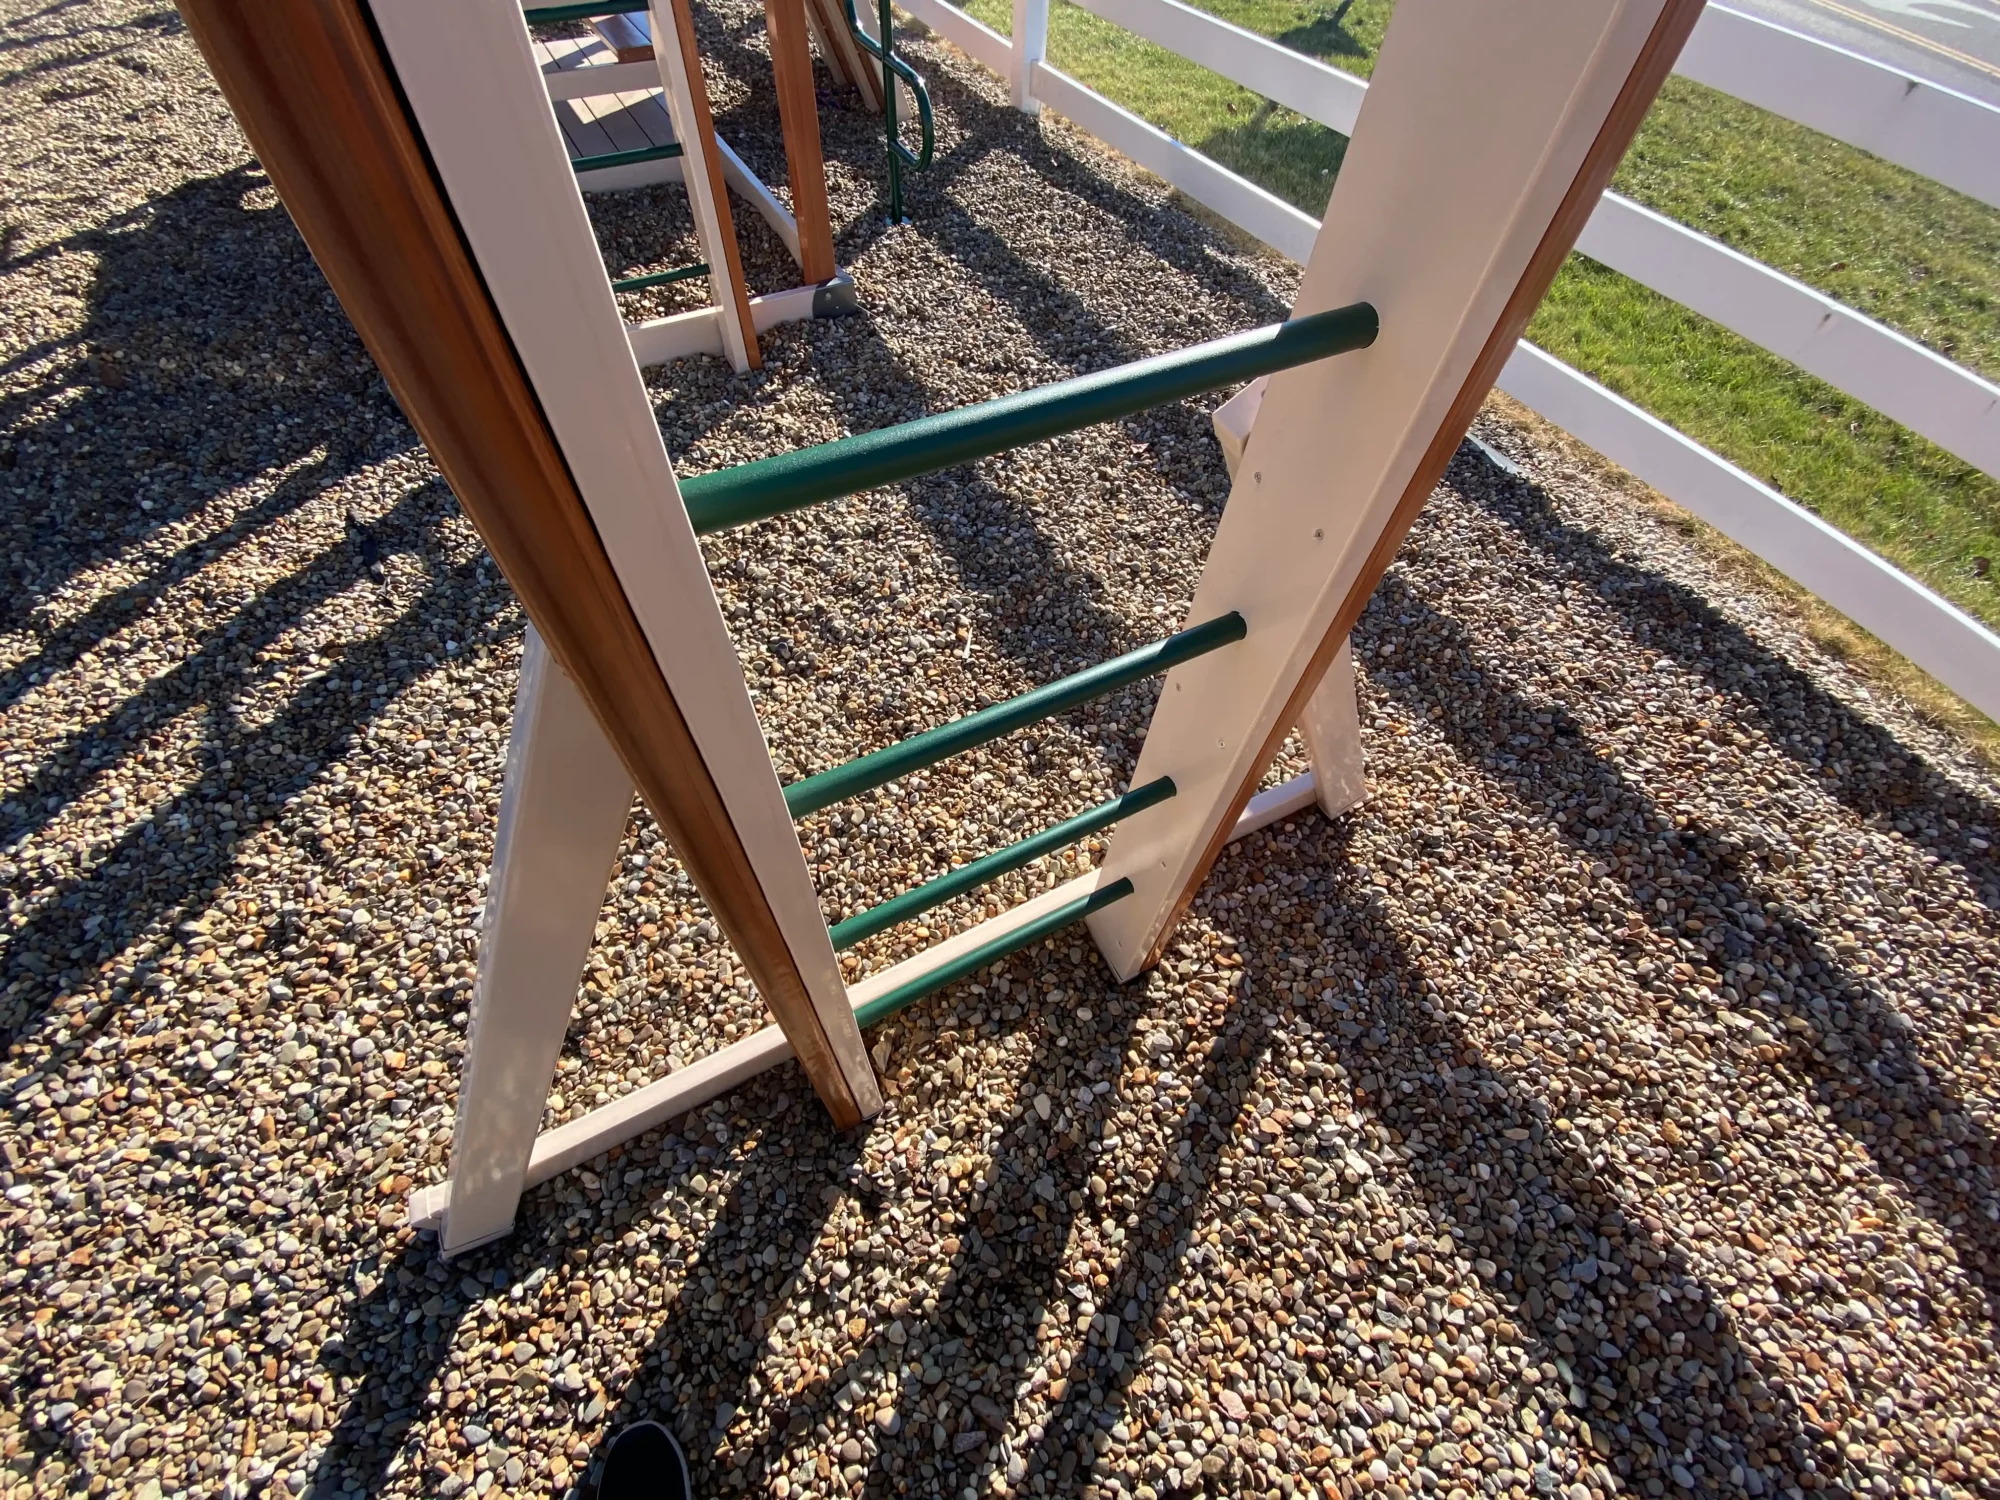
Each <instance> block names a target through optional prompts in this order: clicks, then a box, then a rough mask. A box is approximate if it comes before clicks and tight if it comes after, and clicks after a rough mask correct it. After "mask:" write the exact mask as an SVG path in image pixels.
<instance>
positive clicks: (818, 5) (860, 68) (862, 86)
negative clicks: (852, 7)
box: [806, 0, 882, 110]
mask: <svg viewBox="0 0 2000 1500" xmlns="http://www.w3.org/2000/svg"><path fill="white" fill-rule="evenodd" d="M806 6H807V9H808V14H809V15H810V16H811V18H812V23H813V29H814V30H815V31H816V32H817V33H818V34H819V38H820V41H821V42H822V43H824V45H823V46H822V48H821V50H820V55H821V57H822V58H824V59H825V62H826V67H827V71H828V72H829V73H831V74H833V76H834V77H835V78H836V79H838V80H839V81H840V82H842V83H844V84H847V85H848V86H849V87H851V88H853V89H854V90H855V91H856V92H857V93H859V94H860V95H861V103H862V105H863V106H864V107H865V108H867V109H871V110H879V109H880V108H881V107H882V80H881V76H880V75H879V74H877V73H876V72H874V71H873V70H872V69H871V68H870V66H869V62H870V59H869V57H868V55H867V54H866V53H865V52H863V51H862V50H861V47H860V45H859V44H858V43H857V42H856V41H855V40H854V33H853V32H851V31H849V30H848V29H847V11H846V9H845V7H844V6H843V4H842V0H806Z"/></svg>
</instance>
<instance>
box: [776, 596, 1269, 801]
mask: <svg viewBox="0 0 2000 1500" xmlns="http://www.w3.org/2000/svg"><path fill="white" fill-rule="evenodd" d="M1244 630H1245V626H1244V624H1243V616H1241V615H1239V614H1237V613H1236V612H1235V611H1234V610H1231V611H1230V612H1229V613H1228V614H1226V615H1223V616H1222V617H1221V618H1220V619H1215V620H1210V621H1209V622H1208V623H1207V624H1205V625H1197V626H1195V627H1194V628H1193V629H1191V630H1183V631H1181V632H1179V633H1178V634H1177V635H1170V636H1168V637H1167V638H1166V639H1165V640H1163V641H1155V642H1154V643H1153V644H1152V645H1150V646H1141V647H1140V648H1139V649H1138V650H1137V651H1128V652H1126V653H1125V655H1123V656H1117V657H1113V658H1112V659H1111V660H1110V661H1107V662H1099V663H1098V664H1097V665H1096V666H1094V667H1089V668H1086V669H1085V670H1083V671H1081V672H1077V673H1075V674H1074V675H1072V676H1069V677H1064V678H1062V679H1060V680H1059V681H1056V682H1051V683H1047V684H1045V685H1044V686H1042V687H1038V688H1036V689H1034V691H1032V692H1027V693H1023V694H1021V696H1020V697H1018V698H1009V699H1008V700H1007V701H1006V702H1004V703H996V704H994V705H993V706H992V707H991V708H982V709H981V710H979V712H978V713H975V714H967V715H966V716H965V717H964V718H962V719H954V720H952V722H951V723H949V724H940V725H939V726H938V727H937V728H936V729H926V730H925V731H924V732H923V733H922V734H915V735H911V736H910V738H908V739H906V740H904V741H902V742H901V743H900V744H895V745H890V746H889V747H888V748H887V749H883V750H877V751H874V752H872V753H871V754H868V755H863V756H861V757H859V758H858V759H855V760H850V761H849V762H847V764H846V765H843V766H835V767H834V768H833V769H832V770H830V771H821V772H820V773H819V774H818V775H816V776H808V777H806V778H805V779H804V780H803V781H795V782H793V783H792V784H791V785H790V786H788V787H786V788H785V806H786V807H788V808H790V809H791V812H792V816H793V817H795V818H803V817H804V816H805V815H806V814H807V813H814V812H818V811H819V810H820V809H821V808H823V807H831V806H833V804H834V803H836V802H845V801H846V800H847V799H848V798H849V797H858V796H860V795H861V793H863V792H866V791H870V790H872V789H874V788H875V787H878V786H881V785H882V784H883V783H885V782H890V781H894V780H896V779H897V778H898V777H900V776H907V775H909V774H910V772H912V771H920V770H922V769H923V768H924V767H925V766H932V765H936V764H937V763H938V762H939V761H941V760H945V759H948V758H949V757H951V756H954V755H957V754H959V753H960V752H961V751H965V750H970V749H972V748H973V747H974V746H975V745H983V744H985V743H986V742H987V741H988V740H997V739H999V738H1000V736H1001V735H1003V734H1011V733H1013V731H1015V730H1016V729H1025V728H1026V727H1027V726H1028V725H1030V724H1034V723H1038V722H1040V721H1041V720H1043V719H1046V718H1049V717H1050V716H1051V715H1053V714H1059V713H1061V712H1063V711H1064V710H1065V709H1070V708H1075V707H1076V706H1077V705H1078V704H1079V703H1088V702H1090V700H1091V699H1093V698H1102V697H1103V696H1104V695H1105V694H1106V693H1115V692H1116V691H1118V689H1119V688H1122V687H1127V686H1129V685H1130V684H1132V683H1135V682H1138V681H1140V680H1142V679H1143V678H1147V677H1151V676H1153V675H1154V674H1155V673H1156V672H1164V671H1166V670H1168V669H1169V668H1170V667H1177V666H1179V665H1180V664H1181V663H1182V662H1184V661H1192V660H1194V658H1196V657H1197V656H1203V655H1206V654H1207V653H1208V652H1210V651H1213V650H1215V649H1216V648H1217V647H1218V646H1227V645H1229V644H1230V643H1231V642H1233V641H1240V640H1242V639H1243V634H1244Z"/></svg>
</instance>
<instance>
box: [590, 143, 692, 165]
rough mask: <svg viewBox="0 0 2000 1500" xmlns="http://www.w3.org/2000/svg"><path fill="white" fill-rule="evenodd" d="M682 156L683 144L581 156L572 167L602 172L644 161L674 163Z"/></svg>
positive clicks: (643, 147)
mask: <svg viewBox="0 0 2000 1500" xmlns="http://www.w3.org/2000/svg"><path fill="white" fill-rule="evenodd" d="M680 154H681V143H680V142H679V141H669V142H667V144H666V145H664V146H641V147H639V148H638V149H637V150H636V151H606V152H605V153H603V154H602V155H601V156H579V157H577V158H575V159H574V160H572V161H571V162H570V165H571V166H572V167H574V168H575V169H576V170H577V171H579V172H602V171H604V170H606V169H607V168H609V167H636V166H638V165H639V163H640V162H642V161H672V160H673V159H674V158H675V157H677V156H679V155H680Z"/></svg>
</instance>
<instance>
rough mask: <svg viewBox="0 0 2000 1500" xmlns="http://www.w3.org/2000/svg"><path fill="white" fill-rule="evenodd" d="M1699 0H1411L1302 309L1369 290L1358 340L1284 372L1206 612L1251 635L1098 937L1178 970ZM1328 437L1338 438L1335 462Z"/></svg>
mask: <svg viewBox="0 0 2000 1500" xmlns="http://www.w3.org/2000/svg"><path fill="white" fill-rule="evenodd" d="M1700 11H1701V0H1519V3H1517V4H1513V5H1507V6H1468V5H1465V4H1463V3H1462V0H1399V3H1398V4H1397V6H1396V11H1395V15H1394V17H1393V18H1392V19H1391V21H1390V23H1389V33H1388V36H1387V38H1386V39H1385V40H1384V43H1383V46H1382V52H1381V56H1380V58H1379V60H1378V62H1377V64H1376V69H1375V73H1374V76H1373V80H1372V82H1371V83H1370V85H1369V89H1368V94H1367V98H1366V100H1365V102H1364V103H1363V104H1362V106H1361V115H1360V119H1359V121H1358V122H1357V123H1356V126H1355V131H1354V139H1353V144H1352V145H1351V146H1350V147H1349V148H1348V153H1347V158H1346V160H1345V161H1344V162H1343V164H1342V166H1341V170H1340V177H1339V179H1338V181H1337V182H1336V184H1335V187H1334V190H1333V199H1332V202H1331V203H1330V204H1329V206H1328V208H1327V214H1326V219H1325V222H1324V224H1323V225H1322V227H1321V230H1320V233H1319V236H1318V238H1317V240H1316V241H1315V242H1314V246H1313V251H1312V255H1311V258H1310V260H1309V261H1308V263H1307V266H1306V271H1305V276H1304V278H1303V281H1302V283H1301V286H1300V290H1299V300H1298V304H1297V306H1296V307H1295V308H1294V315H1301V314H1308V313H1314V312H1319V311H1322V310H1324V309H1327V308H1332V307H1337V306H1340V305H1343V304H1345V303H1350V302H1356V301H1366V302H1369V303H1371V304H1373V306H1374V307H1375V308H1376V310H1377V311H1378V313H1379V314H1380V315H1381V322H1382V328H1381V335H1380V337H1379V338H1378V339H1377V340H1376V342H1375V344H1374V345H1373V346H1372V347H1371V348H1369V349H1367V350H1364V351H1362V352H1361V353H1358V354H1346V355H1342V356H1341V357H1340V358H1339V359H1331V360H1323V361H1320V362H1319V363H1317V364H1313V365H1307V366H1302V367H1300V368H1298V369H1293V370H1286V371H1281V372H1280V373H1278V374H1276V375H1273V376H1272V377H1271V383H1270V386H1269V388H1268V389H1267V390H1266V392H1265V394H1264V399H1263V404H1262V409H1261V410H1260V412H1259V413H1258V417H1257V421H1256V423H1255V425H1254V426H1253V427H1252V428H1251V430H1250V436H1249V440H1248V442H1247V444H1246V445H1245V448H1244V452H1243V458H1242V461H1241V463H1240V465H1239V467H1238V469H1237V471H1236V478H1235V481H1234V483H1233V485H1232V487H1231V491H1230V498H1229V503H1228V506H1227V507H1226V509H1225V510H1224V512H1223V516H1222V522H1221V525H1220V527H1219V528H1218V530H1217V533H1216V539H1215V543H1214V546H1213V547H1212V548H1211V549H1210V552H1209V558H1208V563H1207V565H1206V567H1205V569H1204V571H1203V574H1202V580H1201V583H1200V585H1199V587H1198V588H1197V589H1196V592H1195V598H1194V603H1193V607H1192V609H1191V611H1190V616H1189V618H1190V619H1191V620H1207V619H1213V618H1215V617H1216V616H1218V615H1220V614H1224V613H1227V612H1228V611H1230V610H1237V611H1240V612H1241V613H1242V615H1243V616H1244V618H1245V620H1246V621H1247V622H1248V624H1249V634H1248V636H1247V637H1246V638H1245V640H1244V641H1243V642H1242V643H1241V644H1240V645H1238V646H1236V647H1234V648H1232V649H1231V650H1229V651H1226V652H1216V653H1215V654H1213V655H1211V656H1207V657H1204V658H1202V659H1201V660H1199V661H1194V662H1190V663H1188V664H1186V665H1185V666H1182V667H1178V668H1176V669H1175V670H1174V671H1173V672H1172V673H1171V674H1170V675H1169V676H1168V678H1167V681H1166V684H1165V686H1164V688H1163V690H1162V692H1161V695H1160V702H1159V706H1158V708H1157V709H1156V710H1155V711H1154V715H1153V722H1152V726H1151V729H1150V731H1149V732H1148V734H1147V737H1146V744H1145V748H1144V749H1143V750H1142V751H1141V753H1140V756H1139V764H1138V767H1137V769H1136V770H1135V771H1134V772H1133V782H1134V784H1135V785H1143V784H1144V783H1146V782H1148V781H1151V780H1152V779H1154V778H1155V777H1158V776H1171V777H1172V778H1173V779H1174V784H1175V785H1176V786H1177V787H1178V788H1179V789H1180V793H1179V795H1178V796H1176V797H1175V798H1174V799H1173V800H1172V801H1170V802H1166V803H1163V804H1161V805H1160V806H1158V807H1154V808H1150V809H1148V810H1147V811H1145V812H1143V813H1141V814H1139V815H1138V816H1137V817H1136V818H1134V819H1132V820H1131V821H1129V822H1128V823H1126V824H1124V825H1122V826H1121V827H1120V828H1119V830H1118V832H1117V833H1116V835H1114V837H1113V838H1112V841H1111V847H1110V849H1109V851H1108V852H1107V854H1106V858H1105V863H1104V866H1103V874H1104V878H1105V879H1107V880H1116V879H1119V878H1121V877H1124V878H1129V879H1131V881H1132V882H1133V885H1134V887H1135V890H1136V893H1135V894H1134V895H1133V896H1132V897H1131V898H1129V899H1128V900H1125V901H1121V902H1119V903H1118V904H1117V905H1115V906H1112V907H1109V908H1107V909H1105V910H1103V911H1101V912H1098V913H1096V914H1095V915H1094V916H1092V918H1091V919H1090V926H1091V932H1092V934H1093V936H1095V938H1096V939H1097V943H1098V946H1099V948H1100V949H1101V950H1102V951H1103V953H1104V955H1105V957H1106V959H1107V961H1108V962H1109V963H1110V964H1111V967H1112V968H1113V969H1114V970H1115V971H1116V972H1117V973H1118V974H1119V975H1121V976H1124V977H1129V976H1131V975H1133V974H1136V973H1138V972H1139V971H1140V970H1142V969H1144V968H1146V967H1148V966H1149V965H1151V964H1152V963H1154V962H1156V961H1157V960H1158V958H1159V955H1160V952H1161V951H1162V949H1163V948H1164V947H1165V945H1166V943H1167V942H1168V940H1169V939H1170V938H1171V936H1172V933H1173V930H1174V927H1175V926H1176V925H1177V924H1178V922H1179V921H1180V918H1181V916H1182V914H1183V913H1184V912H1185V911H1186V909H1187V905H1188V903H1189V901H1191V900H1192V899H1193V896H1194V892H1195V890H1196V889H1197V888H1198V887H1199V886H1200V884H1201V882H1202V880H1203V879H1204V878H1205V877H1206V876H1207V874H1208V871H1209V869H1210V867H1211V866H1212V865H1213V863H1214V860H1215V857H1216V855H1217V854H1218V853H1219V852H1220V851H1221V848H1222V846H1223V844H1224V843H1225V842H1226V841H1227V839H1228V837H1229V833H1230V831H1231V829H1232V828H1233V827H1234V825H1235V822H1236V818H1237V814H1238V813H1239V812H1240V811H1241V810H1242V809H1243V807H1244V806H1245V804H1246V803H1247V802H1248V801H1249V799H1250V796H1251V793H1252V792H1253V791H1254V790H1255V788H1256V785H1257V782H1258V779H1259V778H1260V776H1261V775H1262V773H1263V771H1264V768H1265V767H1266V766H1268V765H1269V764H1270V762H1271V758H1272V756H1273V755H1275V754H1276V753H1277V749H1278V746H1279V745H1280V744H1281V743H1282V742H1283V739H1284V736H1285V734H1286V732H1287V731H1288V730H1289V729H1290V727H1291V726H1292V725H1293V724H1294V723H1296V722H1298V720H1299V718H1300V716H1301V715H1302V714H1303V713H1304V712H1305V710H1306V707H1307V701H1308V699H1309V698H1310V696H1311V694H1312V692H1313V690H1314V689H1315V688H1316V687H1318V685H1319V684H1320V682H1321V679H1322V678H1324V677H1325V675H1326V673H1327V670H1328V668H1329V667H1330V665H1331V664H1332V662H1333V660H1334V657H1335V655H1336V654H1337V653H1338V651H1339V649H1340V647H1341V645H1342V643H1343V642H1344V641H1345V640H1346V639H1347V634H1348V632H1349V630H1351V629H1352V628H1353V625H1354V622H1355V620H1356V619H1357V618H1358V617H1359V616H1360V613H1361V610H1362V607H1363V606H1364V605H1365V604H1366V603H1367V601H1368V597H1369V595H1370V594H1372V593H1373V592H1374V590H1375V585H1376V584H1377V582H1379V581H1380V579H1381V577H1382V574H1383V573H1384V572H1385V571H1386V570H1387V568H1388V566H1389V563H1390V561H1391V560H1392V559H1393V558H1394V556H1395V554H1396V549H1397V548H1398V547H1399V546H1400V545H1401V544H1402V540H1403V537H1404V535H1405V533H1406V532H1407V531H1408V530H1409V527H1410V524H1411V523H1412V522H1413V521H1414V520H1415V518H1416V515H1417V512H1418V511H1419V510H1420V509H1421V508H1422V506H1423V504H1424V501H1425V500H1426V499H1427V498H1428V497H1429V495H1430V492H1431V488H1432V486H1433V485H1435V484H1436V482H1437V480H1438V478H1439V476H1440V475H1441V474H1442V473H1443V472H1444V467H1445V464H1446V463H1447V462H1448V461H1449V459H1450V458H1451V455H1452V453H1453V452H1454V451H1456V449H1457V447H1458V444H1459V441H1460V439H1461V438H1462V437H1463V436H1464V434H1465V432H1466V429H1467V428H1468V427H1469V426H1470V425H1471V422H1472V418H1473V415H1474V414H1475V413H1476V412H1477V411H1478V408H1479V403H1480V402H1481V401H1482V400H1483V399H1484V398H1485V395H1486V393H1487V391H1488V390H1490V389H1491V388H1492V385H1493V381H1494V378H1495V377H1496V376H1497V375H1498V373H1499V370H1500V367H1501V365H1502V364H1503V363H1505V361H1506V358H1507V356H1508V354H1509V353H1511V352H1512V350H1513V348H1514V345H1515V342H1516V340H1517V339H1518V338H1519V336H1520V333H1521V330H1522V328H1523V327H1524V326H1525V325H1526V323H1527V320H1528V317H1529V314H1531V313H1532V312H1533V311H1534V309H1535V307H1536V305H1537V304H1539V303H1540V301H1541V299H1542V295H1543V293H1544V292H1546V291H1547V289H1548V285H1549V282H1550V281H1551V280H1552V279H1553V278H1554V276H1555V273H1556V270H1557V269H1558V267H1560V265H1561V264H1562V261H1563V258H1564V256H1565V255H1567V254H1568V252H1569V249H1570V247H1571V246H1572V245H1573V244H1574V243H1575V241H1576V236H1577V234H1578V232H1579V231H1580V230H1581V228H1582V226H1583V222H1584V220H1585V218H1586V217H1588V215H1589V213H1590V210H1591V208H1592V207H1593V206H1594V205H1595V204H1596V202H1597V198H1598V195H1599V194H1600V193H1601V192H1602V191H1603V188H1604V184H1605V183H1606V181H1608V180H1609V178H1610V176H1611V172H1612V169H1613V168H1614V167H1615V166H1616V165H1617V163H1618V161H1619V158H1620V157H1622V156H1623V155H1624V153H1625V147H1626V145H1627V144H1628V143H1629V142H1630V140H1631V138H1632V133H1633V131H1634V130H1636V129H1637V128H1638V124H1639V121H1640V119H1641V118H1642V117H1643V116H1644V114H1645V111H1646V109H1647V107H1648V105H1650V104H1651V102H1652V100H1653V96H1654V95H1655V94H1656V93H1657V92H1658V90H1659V86H1660V83H1661V81H1662V80H1663V79H1664V78H1665V76H1666V74H1667V71H1668V70H1669V69H1670V68H1671V67H1672V65H1673V61H1674V58H1675V56H1676V55H1677V54H1678V53H1679V51H1680V47H1681V43H1682V42H1683V41H1684V40H1685V39H1686V37H1687V33H1688V32H1689V31H1690V30H1691V29H1692V28H1693V26H1694V22H1695V18H1696V16H1698V15H1699V14H1700ZM1330 455H1334V456H1337V459H1336V460H1333V461H1330Z"/></svg>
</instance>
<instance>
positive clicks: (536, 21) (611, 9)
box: [522, 0, 646, 26]
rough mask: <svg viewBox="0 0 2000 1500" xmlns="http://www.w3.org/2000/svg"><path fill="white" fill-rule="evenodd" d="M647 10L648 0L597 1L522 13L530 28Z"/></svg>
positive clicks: (543, 6)
mask: <svg viewBox="0 0 2000 1500" xmlns="http://www.w3.org/2000/svg"><path fill="white" fill-rule="evenodd" d="M645 8H646V0H608V3H607V0H595V3H594V4H590V5H537V6H532V7H530V8H529V9H528V10H525V11H523V12H522V15H523V16H524V17H526V19H527V22H528V24H529V25H530V26H553V25H555V24H556V23H557V22H558V21H590V20H594V19H596V18H597V17H598V16H636V15H638V14H639V13H640V12H641V11H643V10H644V9H645Z"/></svg>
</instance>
